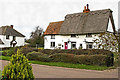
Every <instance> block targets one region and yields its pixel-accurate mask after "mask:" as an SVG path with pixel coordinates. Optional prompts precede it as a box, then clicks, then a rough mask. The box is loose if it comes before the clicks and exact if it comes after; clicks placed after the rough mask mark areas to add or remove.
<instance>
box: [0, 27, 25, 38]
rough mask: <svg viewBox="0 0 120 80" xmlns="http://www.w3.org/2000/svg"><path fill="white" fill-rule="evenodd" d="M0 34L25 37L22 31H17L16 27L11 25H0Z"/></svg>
mask: <svg viewBox="0 0 120 80" xmlns="http://www.w3.org/2000/svg"><path fill="white" fill-rule="evenodd" d="M0 35H10V36H18V37H25V36H24V35H23V34H21V33H20V32H18V31H16V30H15V29H13V28H11V27H10V26H2V27H0Z"/></svg>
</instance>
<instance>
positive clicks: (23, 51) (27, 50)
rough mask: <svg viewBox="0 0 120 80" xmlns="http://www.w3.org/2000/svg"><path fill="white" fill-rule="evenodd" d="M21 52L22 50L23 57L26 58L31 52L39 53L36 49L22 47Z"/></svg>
mask: <svg viewBox="0 0 120 80" xmlns="http://www.w3.org/2000/svg"><path fill="white" fill-rule="evenodd" d="M21 50H22V53H23V55H25V56H26V55H27V54H28V53H29V52H33V51H36V52H38V49H34V48H31V47H22V48H21Z"/></svg>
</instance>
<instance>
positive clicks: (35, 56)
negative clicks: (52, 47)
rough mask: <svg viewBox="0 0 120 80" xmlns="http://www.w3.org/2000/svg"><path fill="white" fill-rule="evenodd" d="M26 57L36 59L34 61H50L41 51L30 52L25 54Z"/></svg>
mask: <svg viewBox="0 0 120 80" xmlns="http://www.w3.org/2000/svg"><path fill="white" fill-rule="evenodd" d="M26 57H27V58H28V59H29V60H36V61H43V62H50V61H51V59H50V58H49V55H47V54H43V53H41V52H35V51H33V52H30V53H28V54H27V55H26Z"/></svg>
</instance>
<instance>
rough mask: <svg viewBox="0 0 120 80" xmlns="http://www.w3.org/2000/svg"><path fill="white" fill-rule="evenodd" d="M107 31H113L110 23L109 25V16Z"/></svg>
mask: <svg viewBox="0 0 120 80" xmlns="http://www.w3.org/2000/svg"><path fill="white" fill-rule="evenodd" d="M107 31H109V32H114V31H113V28H112V25H111V20H110V18H109V23H108V28H107Z"/></svg>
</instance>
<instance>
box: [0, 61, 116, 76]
mask: <svg viewBox="0 0 120 80" xmlns="http://www.w3.org/2000/svg"><path fill="white" fill-rule="evenodd" d="M1 63H2V64H1ZM8 63H9V61H5V60H0V69H1V70H3V68H4V66H5V65H7V64H8ZM32 68H33V74H34V76H35V78H118V71H117V69H112V70H105V71H96V70H85V69H73V68H63V67H55V66H46V65H39V64H32Z"/></svg>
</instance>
